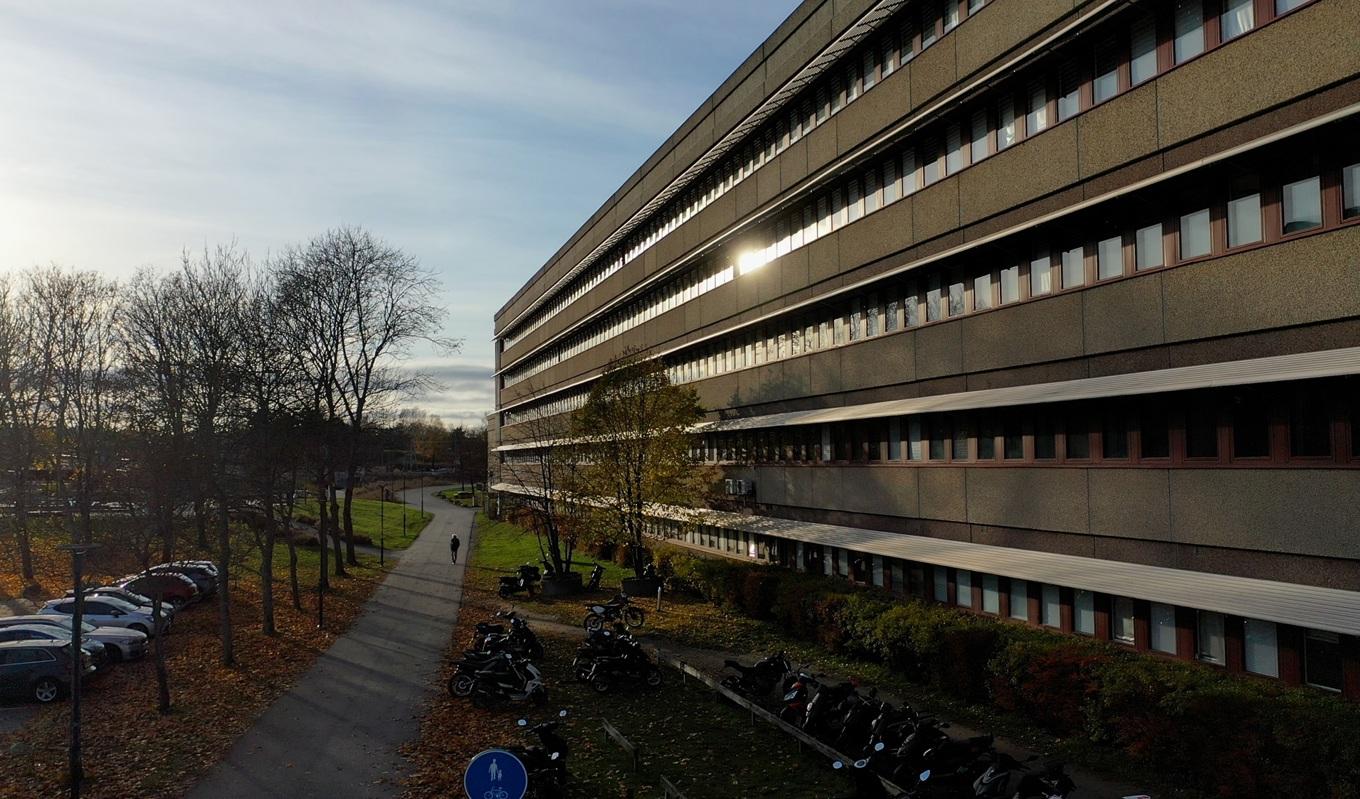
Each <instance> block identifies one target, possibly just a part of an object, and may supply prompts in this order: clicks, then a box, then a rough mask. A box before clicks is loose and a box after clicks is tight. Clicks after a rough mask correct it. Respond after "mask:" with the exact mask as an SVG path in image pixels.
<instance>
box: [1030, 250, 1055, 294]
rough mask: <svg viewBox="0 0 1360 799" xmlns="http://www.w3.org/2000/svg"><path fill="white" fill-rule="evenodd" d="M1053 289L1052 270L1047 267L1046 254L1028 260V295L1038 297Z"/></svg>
mask: <svg viewBox="0 0 1360 799" xmlns="http://www.w3.org/2000/svg"><path fill="white" fill-rule="evenodd" d="M1052 290H1053V270H1052V269H1050V268H1049V263H1048V254H1047V253H1044V254H1043V255H1041V256H1039V257H1038V258H1035V259H1034V260H1032V261H1030V262H1029V295H1030V296H1031V297H1038V296H1040V295H1042V294H1047V293H1048V292H1050V291H1052Z"/></svg>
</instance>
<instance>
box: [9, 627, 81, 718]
mask: <svg viewBox="0 0 1360 799" xmlns="http://www.w3.org/2000/svg"><path fill="white" fill-rule="evenodd" d="M73 656H75V655H73V653H72V651H71V643H70V642H69V641H10V642H8V643H3V644H0V694H3V695H5V696H10V697H16V698H17V697H28V698H30V699H33V700H34V701H36V702H41V703H43V704H47V703H48V702H55V701H56V700H57V699H59V698H61V696H63V695H64V694H66V693H69V692H70V690H71V682H70V678H71V666H72V664H71V658H72V657H73ZM78 657H79V658H80V660H81V663H82V665H83V671H84V673H85V674H94V664H92V663H91V662H90V656H89V653H87V652H83V651H82V652H80V653H79V655H78Z"/></svg>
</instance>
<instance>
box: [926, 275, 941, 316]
mask: <svg viewBox="0 0 1360 799" xmlns="http://www.w3.org/2000/svg"><path fill="white" fill-rule="evenodd" d="M941 294H942V289H941V287H940V276H939V275H931V277H930V282H929V283H927V284H926V321H927V322H938V321H939V320H940V301H941V300H942V299H943V297H942V296H941Z"/></svg>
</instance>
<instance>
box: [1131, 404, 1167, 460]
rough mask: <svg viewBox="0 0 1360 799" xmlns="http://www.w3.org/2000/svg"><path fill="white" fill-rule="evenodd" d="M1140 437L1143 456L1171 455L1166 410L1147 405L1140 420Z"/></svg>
mask: <svg viewBox="0 0 1360 799" xmlns="http://www.w3.org/2000/svg"><path fill="white" fill-rule="evenodd" d="M1138 438H1139V443H1140V445H1141V447H1140V452H1139V454H1140V455H1141V456H1142V457H1144V458H1169V457H1171V435H1170V431H1169V430H1168V428H1167V422H1166V411H1164V410H1162V409H1161V408H1156V407H1145V409H1144V410H1143V412H1142V414H1141V418H1140V420H1139V429H1138Z"/></svg>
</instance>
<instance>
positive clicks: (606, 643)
mask: <svg viewBox="0 0 1360 799" xmlns="http://www.w3.org/2000/svg"><path fill="white" fill-rule="evenodd" d="M638 646H639V644H638V642H637V639H636V638H634V637H633V636H631V635H629V634H628V633H627V632H625V631H624V629H623V625H622V624H615V625H614V630H613V631H612V632H611V631H609V630H591V631H590V632H588V633H586V640H585V641H583V642H582V643H581V645H580V646H578V647H577V648H576V657H575V658H574V659H573V660H572V662H571V668H572V673H573V674H575V675H576V679H577V680H579V681H580V682H587V681H588V680H589V678H590V667H591V666H593V665H594V664H595V661H596V660H599V659H600V658H602V657H612V656H615V655H619V654H623V653H626V652H628V651H630V650H631V649H634V648H636V647H638Z"/></svg>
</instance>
